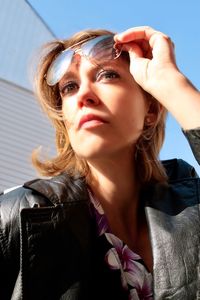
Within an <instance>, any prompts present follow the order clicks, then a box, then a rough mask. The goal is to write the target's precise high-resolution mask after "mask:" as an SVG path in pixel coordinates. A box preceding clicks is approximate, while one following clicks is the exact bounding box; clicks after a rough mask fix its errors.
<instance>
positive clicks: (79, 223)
mask: <svg viewBox="0 0 200 300" xmlns="http://www.w3.org/2000/svg"><path fill="white" fill-rule="evenodd" d="M187 137H188V139H189V141H190V143H191V147H192V149H193V151H194V152H195V153H196V157H197V158H198V159H199V158H200V154H199V147H200V130H193V131H189V132H188V133H187ZM164 166H165V167H166V170H167V173H168V175H169V184H168V185H164V184H156V185H154V186H150V187H148V189H146V190H145V191H143V193H142V195H141V201H143V203H144V207H145V212H146V217H147V221H148V226H149V232H150V238H151V245H152V252H153V278H154V299H156V300H158V299H159V300H160V299H173V300H178V299H180V300H193V299H198V298H197V297H198V296H199V297H200V262H199V259H200V230H199V229H200V204H199V203H200V181H199V179H198V177H197V176H196V173H195V171H194V169H193V168H192V167H191V166H190V165H188V164H187V163H185V162H184V161H182V160H176V159H174V160H168V161H165V162H164ZM88 199H89V198H88V192H87V187H86V184H85V181H84V179H83V178H71V177H69V176H68V175H67V174H62V175H60V176H57V177H54V178H52V179H50V180H44V179H43V180H40V179H38V180H34V181H31V182H28V183H26V184H25V185H24V186H23V187H20V188H18V189H16V190H13V191H11V192H9V193H7V194H4V195H2V196H1V197H0V205H1V206H0V277H1V278H0V299H1V300H6V299H12V300H17V299H30V300H33V299H34V300H36V299H37V300H40V299H41V300H44V299H45V300H51V299H52V300H57V299H61V300H64V299H71V300H79V299H84V300H100V299H102V300H103V299H117V300H123V299H127V298H125V295H124V294H123V292H122V291H121V288H120V287H121V284H120V274H119V273H118V270H116V271H114V272H113V274H112V276H110V273H109V274H108V272H107V267H106V265H105V264H104V262H103V261H100V260H99V257H98V243H97V238H96V234H95V222H94V220H93V219H92V218H91V214H90V204H89V200H88Z"/></svg>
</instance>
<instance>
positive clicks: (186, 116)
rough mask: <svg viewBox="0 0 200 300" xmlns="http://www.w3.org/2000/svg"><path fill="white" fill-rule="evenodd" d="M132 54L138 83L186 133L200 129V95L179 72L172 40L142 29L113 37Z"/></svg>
mask: <svg viewBox="0 0 200 300" xmlns="http://www.w3.org/2000/svg"><path fill="white" fill-rule="evenodd" d="M114 39H115V41H116V43H117V44H118V43H119V44H122V49H124V50H125V51H128V52H129V56H130V72H131V74H132V75H133V78H134V79H135V81H136V82H137V83H138V84H139V85H140V86H141V87H142V88H143V89H144V90H145V91H147V92H148V93H150V94H151V95H152V96H153V97H154V98H156V99H157V100H158V101H159V102H160V103H161V104H162V105H163V106H165V107H166V109H167V110H168V111H169V112H171V113H172V115H173V116H174V117H175V119H176V120H177V121H178V122H179V124H180V125H181V127H182V128H183V129H192V128H196V127H200V93H199V91H198V90H197V89H196V88H195V87H194V86H193V85H192V84H191V82H190V81H189V80H188V79H187V78H186V77H185V76H184V75H183V74H182V73H181V72H180V71H179V69H178V67H177V65H176V60H175V54H174V45H173V42H172V41H171V39H170V38H169V37H168V36H167V35H165V34H164V33H162V32H159V31H156V30H154V29H153V28H150V27H147V26H143V27H134V28H130V29H128V30H126V31H124V32H122V33H120V34H116V35H115V37H114Z"/></svg>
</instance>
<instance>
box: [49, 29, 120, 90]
mask: <svg viewBox="0 0 200 300" xmlns="http://www.w3.org/2000/svg"><path fill="white" fill-rule="evenodd" d="M113 37H114V35H113V34H112V35H102V36H98V37H96V38H93V39H90V40H88V39H87V40H86V41H84V40H83V41H81V42H79V43H77V44H74V45H73V46H72V47H73V48H74V47H76V46H78V48H76V49H72V47H69V48H67V49H65V50H64V51H62V52H61V53H60V54H58V56H56V58H55V59H54V60H53V62H52V63H51V65H50V67H49V69H48V71H47V74H46V81H47V84H48V85H50V86H53V85H55V84H56V83H58V82H59V81H60V79H61V78H62V77H63V76H64V74H65V73H66V71H67V70H68V68H69V66H70V65H71V62H72V59H73V56H74V54H76V53H79V54H81V55H82V56H84V57H86V58H88V59H90V60H92V61H94V62H95V63H97V64H100V63H101V62H105V61H109V60H113V59H116V58H118V57H119V56H120V54H121V52H122V50H120V49H118V48H117V47H116V43H115V41H114V39H113ZM79 45H80V46H79Z"/></svg>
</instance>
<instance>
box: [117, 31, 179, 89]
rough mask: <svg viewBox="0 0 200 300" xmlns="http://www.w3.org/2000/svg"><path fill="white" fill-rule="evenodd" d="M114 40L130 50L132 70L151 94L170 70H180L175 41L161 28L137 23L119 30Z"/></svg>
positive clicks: (126, 49) (138, 80) (137, 79)
mask: <svg viewBox="0 0 200 300" xmlns="http://www.w3.org/2000/svg"><path fill="white" fill-rule="evenodd" d="M115 41H116V42H117V43H120V44H122V49H123V50H125V51H128V52H129V56H130V72H131V74H132V75H133V77H134V79H135V80H136V82H137V83H138V84H139V85H140V86H141V87H142V88H143V89H144V90H146V91H147V92H149V93H151V94H154V89H157V88H158V84H159V82H160V81H161V80H165V79H166V77H167V75H168V74H169V73H171V72H177V71H178V68H177V65H176V61H175V55H174V45H173V43H172V41H171V39H170V38H169V37H168V36H167V35H165V34H164V33H162V32H159V31H156V30H154V29H153V28H150V27H147V26H144V27H134V28H130V29H128V30H126V31H124V32H122V33H120V34H117V35H116V36H115Z"/></svg>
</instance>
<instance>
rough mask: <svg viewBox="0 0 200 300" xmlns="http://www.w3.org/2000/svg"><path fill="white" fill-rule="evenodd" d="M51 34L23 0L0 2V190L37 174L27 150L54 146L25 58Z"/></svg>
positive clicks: (30, 55) (21, 182)
mask: <svg viewBox="0 0 200 300" xmlns="http://www.w3.org/2000/svg"><path fill="white" fill-rule="evenodd" d="M52 39H54V36H53V34H52V33H51V32H50V30H49V29H48V27H47V26H46V25H45V24H44V23H43V21H42V20H41V18H40V17H39V16H38V15H37V14H36V13H35V11H34V10H33V9H32V8H31V6H30V5H29V4H28V3H27V2H26V1H25V0H0V191H1V190H4V189H6V188H11V187H13V186H16V185H21V184H23V182H24V181H27V180H30V179H33V178H35V177H36V176H38V175H37V174H36V172H35V170H34V169H33V167H32V166H31V158H30V157H31V152H32V150H33V149H35V148H37V147H38V146H40V145H43V146H44V148H46V147H47V148H48V149H49V151H50V153H49V154H52V153H55V150H54V132H53V129H52V128H51V125H50V123H49V121H47V119H46V117H45V116H44V114H43V113H42V112H41V110H40V108H39V106H38V104H37V100H36V99H35V98H34V96H33V93H32V87H31V84H30V81H29V77H28V68H29V65H30V58H31V57H32V55H33V53H35V51H36V49H38V48H39V47H40V46H41V45H42V44H44V43H45V42H46V41H49V40H52Z"/></svg>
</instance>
